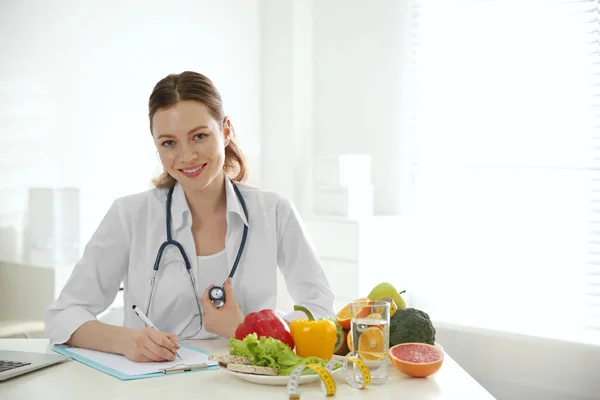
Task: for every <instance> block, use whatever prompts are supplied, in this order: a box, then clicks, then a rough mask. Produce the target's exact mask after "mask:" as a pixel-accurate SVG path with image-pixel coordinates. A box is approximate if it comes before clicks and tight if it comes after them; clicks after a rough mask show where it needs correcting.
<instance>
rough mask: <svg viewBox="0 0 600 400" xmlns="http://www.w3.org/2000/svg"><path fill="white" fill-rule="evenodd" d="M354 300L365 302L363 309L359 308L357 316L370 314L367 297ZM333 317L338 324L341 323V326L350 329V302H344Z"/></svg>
mask: <svg viewBox="0 0 600 400" xmlns="http://www.w3.org/2000/svg"><path fill="white" fill-rule="evenodd" d="M355 301H360V302H362V301H364V302H365V307H364V311H363V310H361V311H360V312H359V313H358V315H357V317H358V318H364V317H365V316H367V315H369V314H370V312H371V307H370V306H368V305H369V304H368V301H369V299H367V298H360V299H356V300H355ZM367 306H368V307H367ZM335 319H336V320H337V322H338V324H340V325H341V327H342V328H344V329H350V320H351V319H352V316H351V315H350V303H348V304H346V305H345V306H344V307H342V309H341V310H340V311H338V313H337V314H336V315H335Z"/></svg>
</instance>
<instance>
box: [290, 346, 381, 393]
mask: <svg viewBox="0 0 600 400" xmlns="http://www.w3.org/2000/svg"><path fill="white" fill-rule="evenodd" d="M340 358H341V360H340ZM340 362H341V363H342V369H343V372H344V378H345V379H346V382H347V383H348V384H349V385H350V386H352V387H353V388H355V389H363V388H364V387H366V386H368V385H369V384H371V372H370V371H369V368H367V366H366V365H365V363H364V362H362V361H361V360H360V359H359V358H358V357H354V356H344V357H334V358H333V359H331V361H329V362H328V363H327V365H325V367H323V366H321V365H318V364H307V365H300V366H298V367H296V368H295V369H294V370H293V371H292V373H291V374H290V380H289V382H288V384H287V394H288V397H289V399H290V400H291V399H299V398H300V393H299V391H298V382H299V380H300V375H301V374H302V371H304V369H305V368H310V369H312V370H313V371H315V372H316V373H317V375H319V377H320V378H321V389H322V390H323V393H324V394H325V396H333V395H334V394H335V392H336V389H337V386H336V384H335V380H334V379H333V377H332V376H331V372H332V371H333V369H334V368H335V366H336V365H337V364H339V363H340ZM348 363H353V364H354V365H355V366H356V368H358V370H359V371H360V376H357V375H356V374H355V373H352V374H350V373H349V368H348Z"/></svg>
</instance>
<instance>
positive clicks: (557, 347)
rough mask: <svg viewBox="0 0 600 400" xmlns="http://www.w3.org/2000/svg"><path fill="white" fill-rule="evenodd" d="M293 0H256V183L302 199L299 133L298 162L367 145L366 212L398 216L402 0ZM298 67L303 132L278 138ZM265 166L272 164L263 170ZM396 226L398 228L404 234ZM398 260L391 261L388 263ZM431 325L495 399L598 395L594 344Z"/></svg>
mask: <svg viewBox="0 0 600 400" xmlns="http://www.w3.org/2000/svg"><path fill="white" fill-rule="evenodd" d="M297 3H299V2H295V1H294V0H288V1H285V0H283V1H278V2H276V1H274V0H271V1H265V2H264V3H263V5H267V6H268V7H265V8H263V9H262V11H261V15H262V17H263V22H264V21H265V20H266V21H267V22H268V24H269V25H268V26H266V27H265V26H263V29H264V30H263V35H264V36H263V46H264V49H266V50H267V53H264V54H263V63H264V65H263V84H264V85H265V86H264V88H265V91H264V92H263V96H264V97H263V106H264V108H263V110H262V115H263V119H264V123H265V130H264V131H263V135H262V138H263V139H262V141H263V144H264V146H263V151H264V153H263V158H262V161H263V163H262V168H263V172H264V173H263V177H264V178H265V180H264V182H263V184H264V185H265V186H267V187H271V188H275V189H278V190H281V191H284V192H286V193H288V194H290V195H292V196H293V197H294V198H295V199H296V201H299V202H302V201H303V200H301V197H300V194H301V192H302V191H301V189H300V186H299V184H298V183H294V182H291V181H290V180H289V179H288V177H289V176H294V175H295V174H300V172H298V168H304V167H305V166H306V164H305V165H303V166H294V165H293V163H289V162H287V163H285V160H286V159H287V160H288V161H289V160H290V159H298V158H300V156H299V154H300V151H297V147H296V144H297V143H299V141H302V140H306V142H308V143H311V142H312V146H313V154H312V156H311V157H306V158H304V161H305V162H306V163H310V162H312V161H314V159H315V158H316V157H319V156H329V155H337V154H340V153H344V152H365V151H366V152H369V153H370V154H372V155H373V183H374V185H375V199H374V202H375V211H376V212H377V213H378V214H387V213H390V214H402V213H403V211H404V210H405V207H408V205H407V203H408V202H409V198H408V196H406V194H407V193H404V192H403V189H404V188H406V185H407V183H408V182H409V180H410V171H409V170H408V169H407V168H405V165H406V164H407V163H408V162H409V159H408V157H410V153H409V150H408V149H407V142H406V141H407V139H406V138H405V137H404V132H406V127H407V125H408V121H407V120H406V119H404V118H403V117H404V116H403V114H402V110H404V109H405V106H406V103H405V98H404V95H405V90H404V87H405V86H406V82H404V78H403V77H404V74H403V72H404V71H403V67H402V64H401V63H402V57H407V54H406V49H404V48H403V47H402V43H403V40H404V37H403V35H405V34H406V29H407V22H406V13H405V11H406V9H405V7H406V5H407V2H406V1H402V2H400V1H395V0H379V1H369V2H366V1H361V0H349V1H348V0H346V1H343V0H319V1H312V2H302V3H304V4H305V7H308V6H306V3H309V4H311V6H312V10H313V11H312V19H311V18H301V19H298V17H297V16H294V15H293V12H294V8H293V5H296V4H297ZM304 11H305V10H303V12H304ZM292 22H294V23H295V24H296V25H298V24H309V25H310V24H312V38H313V42H312V46H313V51H314V53H313V55H312V65H311V66H308V67H307V66H306V65H302V64H301V63H302V61H299V60H307V59H308V58H309V57H308V56H306V55H305V56H304V58H301V59H300V58H294V55H293V54H294V51H293V49H291V48H290V47H289V46H291V45H292V44H293V43H294V39H293V38H294V29H298V28H297V27H296V28H293V26H294V25H293V24H292ZM302 68H305V69H306V68H308V69H309V70H310V71H311V73H312V75H311V76H312V77H313V81H312V91H313V97H312V99H313V100H312V106H311V109H312V110H313V114H312V117H309V120H310V121H312V124H313V131H312V135H307V134H305V133H304V132H300V133H299V132H297V131H296V134H295V135H291V136H290V135H284V134H283V133H282V130H285V129H287V128H289V127H290V126H291V125H290V123H291V121H293V120H294V118H295V117H296V116H297V115H298V113H297V112H295V111H294V109H293V106H292V105H293V102H294V101H293V98H294V95H298V93H299V89H298V86H297V85H296V86H295V85H294V84H293V82H292V81H290V79H291V77H292V76H293V75H294V70H295V69H296V70H297V69H302ZM269 78H273V80H269ZM285 132H287V130H286V131H285ZM286 138H287V140H286ZM290 157H291V158H290ZM267 168H271V170H270V171H268V172H265V169H267ZM309 168H312V165H309ZM314 173H315V174H318V173H319V171H318V170H315V171H314ZM302 204H304V203H302ZM308 213H309V211H307V212H306V213H305V214H308ZM402 228H403V227H402V226H400V227H399V230H400V233H401V234H402V235H406V234H408V233H407V232H405V231H404V230H403V229H402ZM407 243H408V242H407V241H402V240H400V242H399V246H398V247H397V248H396V249H395V250H397V251H402V248H403V247H402V246H403V245H404V246H406V245H408V244H407ZM317 246H318V247H319V243H317ZM402 265H403V264H402V262H401V261H396V263H391V266H390V268H399V266H400V267H401V266H402ZM341 275H342V274H339V275H338V276H341ZM407 281H408V276H407ZM336 284H337V285H338V286H339V285H340V283H338V282H336ZM402 284H403V283H399V285H402ZM408 298H410V296H408ZM557 323H560V322H559V321H557ZM436 325H437V327H438V340H439V342H440V343H441V344H442V345H443V346H444V349H445V350H446V351H448V352H449V354H450V355H451V356H452V357H453V358H455V359H456V360H457V362H458V363H459V364H460V365H461V366H462V367H463V368H465V370H466V371H467V372H469V373H470V374H471V375H472V376H473V377H474V378H475V379H477V380H478V381H479V382H480V383H481V384H482V385H483V386H484V387H485V388H486V389H487V390H488V391H490V392H491V393H492V394H493V395H494V396H495V397H496V398H497V399H499V400H521V399H523V400H525V399H527V400H538V399H539V400H558V399H561V400H566V399H575V400H591V399H597V398H600V387H599V386H598V380H597V371H598V366H600V351H599V350H598V347H597V346H593V345H588V344H578V343H569V342H563V341H559V340H549V339H541V338H534V337H526V336H517V335H512V334H510V333H505V332H498V331H489V330H483V329H473V328H469V327H465V326H452V325H448V324H446V323H444V322H443V321H436Z"/></svg>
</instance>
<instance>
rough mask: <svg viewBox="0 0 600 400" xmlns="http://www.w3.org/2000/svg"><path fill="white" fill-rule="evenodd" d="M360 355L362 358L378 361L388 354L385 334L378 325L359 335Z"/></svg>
mask: <svg viewBox="0 0 600 400" xmlns="http://www.w3.org/2000/svg"><path fill="white" fill-rule="evenodd" d="M358 356H359V357H360V358H361V359H362V360H369V361H377V360H383V359H384V358H386V357H387V356H388V354H387V351H386V349H385V336H384V335H383V331H382V330H381V329H379V328H378V327H376V326H372V327H369V328H367V330H365V331H364V332H363V333H361V334H360V336H359V337H358Z"/></svg>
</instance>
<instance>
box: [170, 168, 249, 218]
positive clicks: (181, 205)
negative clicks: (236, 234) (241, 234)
mask: <svg viewBox="0 0 600 400" xmlns="http://www.w3.org/2000/svg"><path fill="white" fill-rule="evenodd" d="M225 198H226V201H227V220H229V215H230V214H237V215H238V216H239V218H240V219H241V221H242V222H243V223H244V224H245V225H246V226H249V225H248V219H247V218H246V215H245V214H244V209H243V208H242V204H241V203H240V200H239V199H238V197H237V195H236V194H235V189H234V188H233V182H231V179H229V178H228V177H227V176H226V177H225ZM171 215H172V218H173V229H180V228H181V227H182V226H183V224H184V222H185V221H186V220H189V221H191V212H190V208H189V206H188V203H187V200H186V198H185V193H184V192H183V188H182V187H181V185H180V184H179V182H177V183H176V184H175V189H174V190H173V200H172V204H171Z"/></svg>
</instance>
